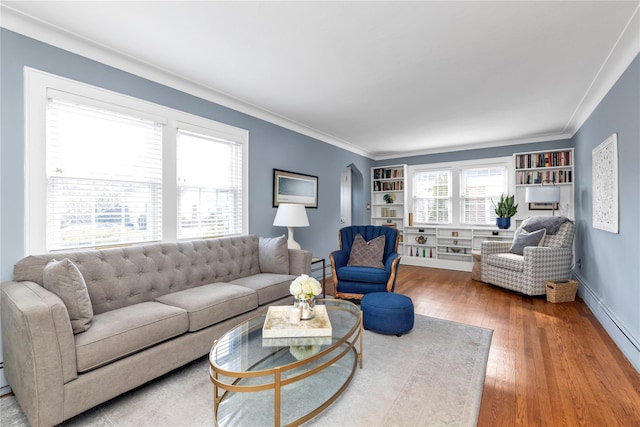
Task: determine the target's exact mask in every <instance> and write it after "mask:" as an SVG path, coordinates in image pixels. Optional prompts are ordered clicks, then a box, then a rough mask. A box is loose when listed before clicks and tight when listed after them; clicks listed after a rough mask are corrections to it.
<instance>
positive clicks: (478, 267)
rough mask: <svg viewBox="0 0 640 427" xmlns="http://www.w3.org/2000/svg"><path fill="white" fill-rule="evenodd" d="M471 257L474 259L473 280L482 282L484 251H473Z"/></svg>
mask: <svg viewBox="0 0 640 427" xmlns="http://www.w3.org/2000/svg"><path fill="white" fill-rule="evenodd" d="M471 257H472V258H473V269H471V278H472V279H473V280H477V281H478V282H481V281H482V251H480V250H479V249H474V250H472V251H471Z"/></svg>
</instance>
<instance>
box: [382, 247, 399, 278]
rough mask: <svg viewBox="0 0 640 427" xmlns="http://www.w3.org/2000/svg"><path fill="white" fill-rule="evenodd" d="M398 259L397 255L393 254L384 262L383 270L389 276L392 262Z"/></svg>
mask: <svg viewBox="0 0 640 427" xmlns="http://www.w3.org/2000/svg"><path fill="white" fill-rule="evenodd" d="M398 257H399V255H398V254H397V253H395V252H394V253H392V254H391V255H389V256H388V257H387V259H386V260H385V262H384V269H385V270H386V271H387V273H389V274H391V267H393V262H394V261H395V260H396V259H398Z"/></svg>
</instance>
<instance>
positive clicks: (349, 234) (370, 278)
mask: <svg viewBox="0 0 640 427" xmlns="http://www.w3.org/2000/svg"><path fill="white" fill-rule="evenodd" d="M358 234H360V235H362V237H364V239H365V240H366V241H367V242H368V241H370V240H372V239H375V238H376V237H378V236H382V235H384V236H385V246H384V255H383V257H382V263H383V264H384V269H382V268H373V267H359V266H348V265H347V263H348V262H349V254H350V253H351V246H352V245H353V240H354V239H355V237H356V236H357V235H358ZM398 238H399V235H398V231H397V230H396V229H395V228H392V227H384V226H376V225H352V226H349V227H344V228H342V229H340V230H339V231H338V244H339V246H340V250H337V251H334V252H332V253H331V254H330V255H329V259H330V260H331V273H332V278H333V285H334V287H335V294H334V297H335V298H342V299H358V300H359V299H361V298H362V296H363V295H365V294H368V293H371V292H393V291H394V289H395V286H396V275H397V273H398V267H399V265H400V256H399V255H398V253H397V251H398Z"/></svg>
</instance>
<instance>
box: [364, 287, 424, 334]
mask: <svg viewBox="0 0 640 427" xmlns="http://www.w3.org/2000/svg"><path fill="white" fill-rule="evenodd" d="M360 308H361V309H362V317H363V324H364V328H365V329H369V330H371V331H374V332H379V333H381V334H395V335H397V336H400V335H402V334H404V333H405V332H409V331H410V330H411V329H413V320H414V316H413V301H411V298H409V297H408V296H406V295H401V294H394V293H393V292H372V293H370V294H366V295H365V296H363V297H362V300H361V301H360Z"/></svg>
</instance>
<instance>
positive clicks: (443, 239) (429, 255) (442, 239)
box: [400, 226, 514, 271]
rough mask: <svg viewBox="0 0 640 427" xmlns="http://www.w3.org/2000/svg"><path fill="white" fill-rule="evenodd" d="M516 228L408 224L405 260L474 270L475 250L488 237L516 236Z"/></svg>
mask: <svg viewBox="0 0 640 427" xmlns="http://www.w3.org/2000/svg"><path fill="white" fill-rule="evenodd" d="M513 234H514V232H513V231H512V230H497V229H496V228H494V227H450V226H407V227H405V229H404V236H405V243H404V253H403V254H402V259H401V261H400V262H401V263H402V264H407V265H417V266H421V267H435V268H445V269H449V270H462V271H471V268H472V267H473V262H472V261H473V259H472V257H471V251H472V250H480V247H481V245H482V242H483V241H484V240H496V241H508V242H511V241H512V240H513Z"/></svg>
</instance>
